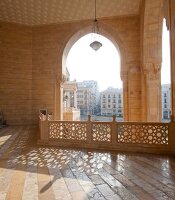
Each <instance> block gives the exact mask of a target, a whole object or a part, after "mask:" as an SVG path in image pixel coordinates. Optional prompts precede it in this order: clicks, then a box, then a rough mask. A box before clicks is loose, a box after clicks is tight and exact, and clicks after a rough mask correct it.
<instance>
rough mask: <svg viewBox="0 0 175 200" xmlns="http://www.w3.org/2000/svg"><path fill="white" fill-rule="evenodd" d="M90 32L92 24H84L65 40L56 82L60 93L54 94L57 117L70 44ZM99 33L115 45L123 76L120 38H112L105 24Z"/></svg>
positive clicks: (59, 115)
mask: <svg viewBox="0 0 175 200" xmlns="http://www.w3.org/2000/svg"><path fill="white" fill-rule="evenodd" d="M91 32H92V26H86V27H85V28H83V29H81V30H79V31H77V32H76V33H74V34H73V36H71V37H70V38H69V40H68V41H67V43H66V45H65V47H64V49H63V51H62V75H61V81H59V83H58V82H57V83H58V84H56V85H55V86H56V89H55V90H56V92H57V93H58V91H59V92H60V94H59V95H58V94H57V95H56V98H55V101H56V102H59V107H56V108H55V109H56V110H55V112H56V113H57V112H59V113H57V114H56V116H57V119H62V111H63V108H62V105H63V102H62V99H63V89H62V83H63V82H64V81H65V79H66V59H67V56H68V53H69V51H70V49H71V48H72V46H73V45H74V43H75V42H76V41H78V40H79V39H80V38H81V37H83V36H85V35H87V34H88V33H91ZM100 35H103V36H104V37H106V38H108V39H109V40H110V41H111V42H112V43H113V44H114V46H115V48H116V49H117V51H118V53H119V56H120V59H121V66H120V71H121V73H120V76H121V78H122V77H123V76H122V75H123V74H124V72H123V71H124V70H123V71H122V69H124V67H123V66H124V64H123V63H124V60H125V59H124V58H125V56H124V55H125V54H124V48H122V44H121V42H120V40H119V39H118V40H116V37H115V39H114V37H113V36H112V34H110V33H109V32H108V31H107V28H106V27H105V25H101V28H100Z"/></svg>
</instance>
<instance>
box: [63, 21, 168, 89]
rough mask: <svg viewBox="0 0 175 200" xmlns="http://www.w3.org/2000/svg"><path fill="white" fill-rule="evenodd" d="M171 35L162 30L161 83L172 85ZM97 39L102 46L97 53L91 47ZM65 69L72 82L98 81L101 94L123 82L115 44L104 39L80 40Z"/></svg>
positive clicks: (85, 38)
mask: <svg viewBox="0 0 175 200" xmlns="http://www.w3.org/2000/svg"><path fill="white" fill-rule="evenodd" d="M168 34H169V33H168V31H166V28H165V22H164V28H163V35H164V37H163V38H164V39H163V42H162V45H163V57H162V59H163V62H162V71H161V74H162V76H161V83H162V84H167V83H170V72H169V70H170V67H169V65H170V62H169V55H170V52H169V37H168ZM94 37H95V38H96V39H97V40H98V41H100V42H101V43H102V45H103V46H102V47H101V48H100V49H99V50H98V51H94V50H93V49H92V48H91V47H90V46H89V44H90V43H91V42H92V41H93V39H94ZM66 66H67V68H68V70H69V73H70V80H71V81H72V80H75V79H76V81H78V82H81V81H83V80H96V81H97V82H98V85H99V90H100V91H103V90H105V89H107V88H108V87H114V88H121V87H122V81H121V79H120V57H119V54H118V51H117V49H116V47H115V46H114V45H113V43H112V42H111V41H110V40H108V39H107V38H105V37H103V36H101V35H100V36H99V35H98V36H94V35H93V34H88V35H85V36H84V37H82V38H80V39H79V40H78V41H77V42H76V43H75V44H74V45H73V47H72V48H71V50H70V52H69V54H68V57H67V61H66Z"/></svg>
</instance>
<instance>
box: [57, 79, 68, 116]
mask: <svg viewBox="0 0 175 200" xmlns="http://www.w3.org/2000/svg"><path fill="white" fill-rule="evenodd" d="M65 80H66V77H65V76H64V75H62V77H56V78H55V109H54V120H62V119H63V87H62V84H63V83H64V82H65Z"/></svg>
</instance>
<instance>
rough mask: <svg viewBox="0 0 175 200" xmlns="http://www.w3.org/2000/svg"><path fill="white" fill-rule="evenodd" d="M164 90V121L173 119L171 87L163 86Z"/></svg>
mask: <svg viewBox="0 0 175 200" xmlns="http://www.w3.org/2000/svg"><path fill="white" fill-rule="evenodd" d="M161 88H162V119H163V120H167V119H170V117H171V87H170V84H163V85H162V86H161Z"/></svg>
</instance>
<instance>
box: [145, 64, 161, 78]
mask: <svg viewBox="0 0 175 200" xmlns="http://www.w3.org/2000/svg"><path fill="white" fill-rule="evenodd" d="M160 71H161V63H156V62H154V63H153V62H148V63H144V64H143V73H144V74H145V75H146V76H147V77H148V78H149V79H158V78H159V76H160Z"/></svg>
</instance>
